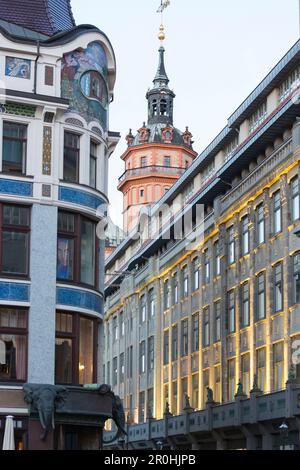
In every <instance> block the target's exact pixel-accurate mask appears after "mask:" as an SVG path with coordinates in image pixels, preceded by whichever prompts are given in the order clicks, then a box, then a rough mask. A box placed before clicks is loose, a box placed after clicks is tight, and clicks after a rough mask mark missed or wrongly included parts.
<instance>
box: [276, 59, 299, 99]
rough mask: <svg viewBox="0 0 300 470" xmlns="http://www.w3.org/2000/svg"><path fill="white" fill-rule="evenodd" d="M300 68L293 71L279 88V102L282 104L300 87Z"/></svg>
mask: <svg viewBox="0 0 300 470" xmlns="http://www.w3.org/2000/svg"><path fill="white" fill-rule="evenodd" d="M299 78H300V67H297V68H296V69H295V70H293V72H292V73H290V74H289V76H288V77H287V78H286V79H285V80H284V81H283V82H282V84H281V85H280V87H279V101H280V102H282V101H284V100H285V98H286V97H287V96H288V95H289V94H290V93H291V92H292V91H293V90H295V88H296V87H297V86H298V85H299Z"/></svg>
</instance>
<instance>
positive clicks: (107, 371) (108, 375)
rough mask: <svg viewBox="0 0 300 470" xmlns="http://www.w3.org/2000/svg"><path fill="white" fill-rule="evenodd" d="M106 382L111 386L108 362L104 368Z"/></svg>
mask: <svg viewBox="0 0 300 470" xmlns="http://www.w3.org/2000/svg"><path fill="white" fill-rule="evenodd" d="M106 374H107V376H106V381H107V383H108V384H109V385H110V384H111V377H110V362H109V361H108V363H107V368H106Z"/></svg>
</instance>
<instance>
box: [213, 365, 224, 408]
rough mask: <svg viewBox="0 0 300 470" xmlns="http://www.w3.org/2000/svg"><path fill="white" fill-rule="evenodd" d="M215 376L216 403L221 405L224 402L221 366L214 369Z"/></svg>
mask: <svg viewBox="0 0 300 470" xmlns="http://www.w3.org/2000/svg"><path fill="white" fill-rule="evenodd" d="M214 369H215V370H214V375H215V380H214V384H215V387H214V392H215V394H214V395H215V398H214V399H215V402H216V403H221V401H222V396H221V395H222V394H221V367H220V366H216V367H215V368H214Z"/></svg>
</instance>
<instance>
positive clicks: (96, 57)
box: [62, 42, 108, 130]
mask: <svg viewBox="0 0 300 470" xmlns="http://www.w3.org/2000/svg"><path fill="white" fill-rule="evenodd" d="M107 76H108V72H107V58H106V54H105V51H104V49H103V47H102V46H101V45H100V44H98V43H97V42H92V43H90V44H89V45H88V47H87V49H85V50H76V51H73V52H71V53H69V54H65V55H64V57H63V61H62V97H63V98H67V99H68V100H69V102H70V108H69V111H71V112H75V113H79V114H80V115H81V116H82V117H83V118H84V119H85V120H86V121H87V122H88V123H89V122H91V121H98V122H99V123H100V124H101V126H102V127H103V128H104V129H105V130H106V129H107V108H108V91H107Z"/></svg>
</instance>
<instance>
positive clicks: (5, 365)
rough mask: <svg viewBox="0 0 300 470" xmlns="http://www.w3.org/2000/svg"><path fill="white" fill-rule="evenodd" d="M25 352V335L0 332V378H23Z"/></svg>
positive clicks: (24, 372) (24, 374)
mask: <svg viewBox="0 0 300 470" xmlns="http://www.w3.org/2000/svg"><path fill="white" fill-rule="evenodd" d="M26 354H27V339H26V336H21V335H10V334H1V335H0V380H12V379H14V380H25V379H26Z"/></svg>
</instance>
